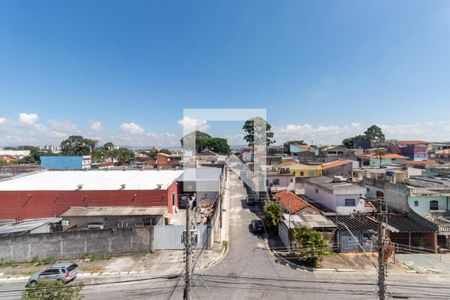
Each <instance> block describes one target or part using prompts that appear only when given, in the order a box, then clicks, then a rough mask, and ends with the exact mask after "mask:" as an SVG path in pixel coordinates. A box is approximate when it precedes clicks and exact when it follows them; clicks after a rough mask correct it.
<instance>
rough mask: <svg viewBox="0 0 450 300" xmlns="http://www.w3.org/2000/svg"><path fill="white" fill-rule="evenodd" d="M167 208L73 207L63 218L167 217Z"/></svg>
mask: <svg viewBox="0 0 450 300" xmlns="http://www.w3.org/2000/svg"><path fill="white" fill-rule="evenodd" d="M166 214H167V207H165V206H152V207H148V206H146V207H136V206H72V207H71V208H69V209H68V210H67V211H66V212H65V213H63V214H62V215H61V216H62V217H99V216H165V215H166Z"/></svg>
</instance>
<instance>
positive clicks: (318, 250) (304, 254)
mask: <svg viewBox="0 0 450 300" xmlns="http://www.w3.org/2000/svg"><path fill="white" fill-rule="evenodd" d="M291 234H292V244H293V247H294V249H295V250H294V252H295V253H296V254H297V255H298V256H299V257H300V259H301V260H302V261H304V262H305V264H306V265H308V266H311V267H317V266H318V264H319V262H320V261H321V260H322V258H323V257H324V256H326V255H330V254H331V251H330V250H329V248H328V245H327V242H326V241H325V239H324V238H323V236H322V234H320V232H318V231H315V230H313V229H310V228H304V227H303V228H293V229H291Z"/></svg>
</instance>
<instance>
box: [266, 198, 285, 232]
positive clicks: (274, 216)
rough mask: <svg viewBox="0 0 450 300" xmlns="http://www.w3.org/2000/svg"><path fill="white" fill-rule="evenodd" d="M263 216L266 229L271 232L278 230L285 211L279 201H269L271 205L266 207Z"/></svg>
mask: <svg viewBox="0 0 450 300" xmlns="http://www.w3.org/2000/svg"><path fill="white" fill-rule="evenodd" d="M263 215H264V223H265V224H266V227H267V228H269V229H271V230H273V229H276V228H277V227H278V224H280V222H281V220H282V219H283V211H282V209H281V206H280V203H279V202H278V201H269V203H267V204H266V206H264V211H263Z"/></svg>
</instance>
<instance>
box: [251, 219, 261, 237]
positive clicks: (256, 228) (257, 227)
mask: <svg viewBox="0 0 450 300" xmlns="http://www.w3.org/2000/svg"><path fill="white" fill-rule="evenodd" d="M251 228H252V232H253V233H258V234H260V233H264V223H263V221H261V220H252V223H251Z"/></svg>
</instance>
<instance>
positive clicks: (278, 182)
mask: <svg viewBox="0 0 450 300" xmlns="http://www.w3.org/2000/svg"><path fill="white" fill-rule="evenodd" d="M272 183H273V185H279V184H280V179H278V178H276V179H274V180H273V181H272Z"/></svg>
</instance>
